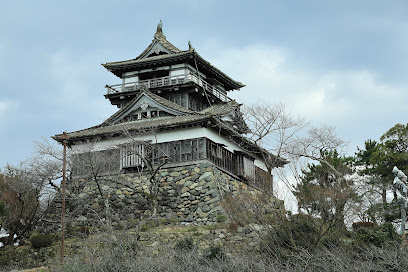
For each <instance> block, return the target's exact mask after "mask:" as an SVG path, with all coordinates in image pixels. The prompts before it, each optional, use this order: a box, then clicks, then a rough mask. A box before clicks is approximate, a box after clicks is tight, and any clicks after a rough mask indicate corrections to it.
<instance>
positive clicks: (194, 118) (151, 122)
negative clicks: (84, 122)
mask: <svg viewBox="0 0 408 272" xmlns="http://www.w3.org/2000/svg"><path fill="white" fill-rule="evenodd" d="M143 97H149V98H151V99H152V100H154V101H156V102H157V103H159V104H161V105H162V106H163V107H166V108H168V109H169V110H171V111H173V112H178V114H179V115H174V116H166V117H156V118H147V119H140V120H134V121H128V122H115V121H116V120H119V121H120V120H121V119H123V117H122V118H121V116H122V115H124V114H126V113H127V112H128V111H129V110H131V108H132V107H133V106H134V105H135V104H136V103H137V101H139V100H140V99H141V98H143ZM237 107H239V104H238V103H237V102H235V100H233V101H230V102H228V103H225V104H215V105H212V106H211V107H209V108H207V109H205V110H203V111H201V112H194V111H191V110H189V109H186V108H184V107H182V106H180V105H178V104H176V103H173V102H171V101H169V100H167V99H165V98H163V97H160V96H158V95H156V94H153V93H152V92H150V91H148V90H144V91H142V92H141V93H140V94H139V95H138V96H136V97H135V98H133V99H132V100H131V101H130V102H129V103H128V104H127V105H126V106H124V107H123V108H121V109H120V110H118V111H117V112H116V113H114V114H113V115H112V116H111V117H109V118H108V119H106V121H104V122H103V123H102V124H100V125H97V126H94V127H90V128H87V129H83V130H79V131H74V132H70V133H68V136H69V137H70V139H72V140H75V139H78V138H87V137H94V136H98V135H99V136H101V135H104V134H115V133H116V134H117V133H120V132H121V131H123V128H124V127H126V128H127V129H130V130H138V129H146V128H149V127H156V128H174V127H176V126H179V125H186V124H189V123H192V122H199V121H200V122H201V121H202V122H205V121H207V120H210V119H214V118H215V119H218V117H221V116H224V115H227V114H229V113H230V112H231V111H233V110H235V109H236V108H237ZM219 121H220V120H219ZM220 122H222V121H220ZM225 126H226V127H228V129H229V130H230V131H234V133H236V134H239V133H238V131H236V130H235V129H234V128H233V127H232V126H230V125H228V124H225ZM60 136H61V135H55V136H54V137H53V139H55V140H57V141H59V140H60Z"/></svg>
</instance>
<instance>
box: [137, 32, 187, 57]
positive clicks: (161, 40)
mask: <svg viewBox="0 0 408 272" xmlns="http://www.w3.org/2000/svg"><path fill="white" fill-rule="evenodd" d="M155 41H158V42H159V43H160V44H161V45H163V47H164V48H166V49H167V50H169V51H170V52H172V53H180V52H182V51H181V50H180V49H178V48H177V47H175V46H174V45H173V44H172V43H170V42H169V41H168V40H166V38H164V37H163V36H157V35H155V37H154V39H153V41H152V42H151V44H149V46H148V47H147V48H146V49H145V50H144V51H143V52H142V53H141V54H140V55H139V56H138V57H137V58H136V59H141V58H142V56H144V55H145V54H146V53H147V52H148V51H149V50H150V49H151V48H152V47H153V45H154V43H155ZM143 59H145V58H143Z"/></svg>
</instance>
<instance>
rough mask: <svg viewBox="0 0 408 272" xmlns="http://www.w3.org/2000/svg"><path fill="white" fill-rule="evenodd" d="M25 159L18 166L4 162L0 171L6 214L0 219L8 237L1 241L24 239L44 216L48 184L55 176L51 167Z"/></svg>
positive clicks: (49, 200)
mask: <svg viewBox="0 0 408 272" xmlns="http://www.w3.org/2000/svg"><path fill="white" fill-rule="evenodd" d="M37 163H38V161H35V160H27V161H26V162H24V163H20V165H19V166H12V165H7V166H6V167H5V169H4V170H3V172H2V173H0V188H1V190H0V199H1V202H3V203H4V207H5V210H6V211H7V213H5V214H3V215H2V216H1V219H0V229H1V228H4V229H5V230H6V232H7V233H8V237H6V238H4V239H2V242H3V243H4V244H10V243H13V242H17V241H22V240H24V239H25V238H26V237H27V236H28V234H29V233H30V231H32V230H33V229H34V228H35V227H36V225H37V223H38V222H39V221H40V220H41V219H42V218H43V216H44V214H45V212H46V210H47V208H48V206H49V204H50V203H51V199H52V198H53V197H54V194H53V193H52V192H50V191H49V190H47V185H48V184H49V182H50V181H52V179H53V178H54V172H53V171H50V170H49V169H52V166H50V165H47V164H46V163H45V162H44V161H41V163H42V164H41V165H39V164H37Z"/></svg>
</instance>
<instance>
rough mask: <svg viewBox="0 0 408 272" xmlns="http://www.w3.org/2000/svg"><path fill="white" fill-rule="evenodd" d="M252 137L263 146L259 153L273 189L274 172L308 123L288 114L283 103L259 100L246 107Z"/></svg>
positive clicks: (244, 109) (245, 113)
mask: <svg viewBox="0 0 408 272" xmlns="http://www.w3.org/2000/svg"><path fill="white" fill-rule="evenodd" d="M243 114H244V120H245V121H246V123H247V124H248V126H249V129H250V132H249V134H248V136H249V139H250V140H251V141H252V142H253V143H255V144H256V145H257V146H259V147H261V148H260V149H259V151H258V154H257V155H258V156H260V158H261V159H262V160H263V161H264V162H265V165H266V168H267V170H268V174H269V175H268V178H269V179H270V180H269V183H270V184H271V188H272V190H273V183H272V172H273V170H274V169H275V168H276V167H279V166H282V161H285V159H286V157H287V147H288V145H289V143H290V142H291V141H292V140H293V139H294V138H296V137H297V136H298V134H299V133H300V132H301V131H302V130H303V129H304V128H305V127H306V126H307V125H308V122H306V121H305V119H303V118H300V117H293V116H291V115H290V114H288V113H287V112H286V110H285V106H284V105H283V104H276V105H274V104H269V103H267V102H262V103H258V104H255V105H249V106H244V107H243Z"/></svg>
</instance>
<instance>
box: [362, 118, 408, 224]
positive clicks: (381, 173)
mask: <svg viewBox="0 0 408 272" xmlns="http://www.w3.org/2000/svg"><path fill="white" fill-rule="evenodd" d="M356 158H357V163H358V164H359V165H360V166H361V167H362V170H361V171H360V172H361V174H362V175H364V176H365V180H364V183H365V186H366V189H367V194H370V195H373V197H374V198H375V199H380V200H381V201H371V203H370V205H368V206H367V207H366V209H365V211H364V213H365V214H366V215H367V216H368V217H369V218H370V219H371V220H372V221H374V222H376V221H383V220H384V221H387V222H390V221H393V220H395V219H397V218H399V209H398V205H397V202H396V200H397V192H396V189H395V188H394V186H392V180H393V179H394V176H393V174H392V168H393V167H394V166H397V167H398V168H399V169H401V170H403V171H408V124H407V125H402V124H397V125H395V126H394V127H392V128H391V129H389V130H388V131H387V132H386V133H384V134H383V135H382V136H381V138H380V142H377V141H373V140H367V141H366V142H365V146H364V149H358V152H357V153H356ZM391 192H392V193H393V196H394V198H393V201H391V203H389V201H388V200H387V195H388V194H390V193H391Z"/></svg>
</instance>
